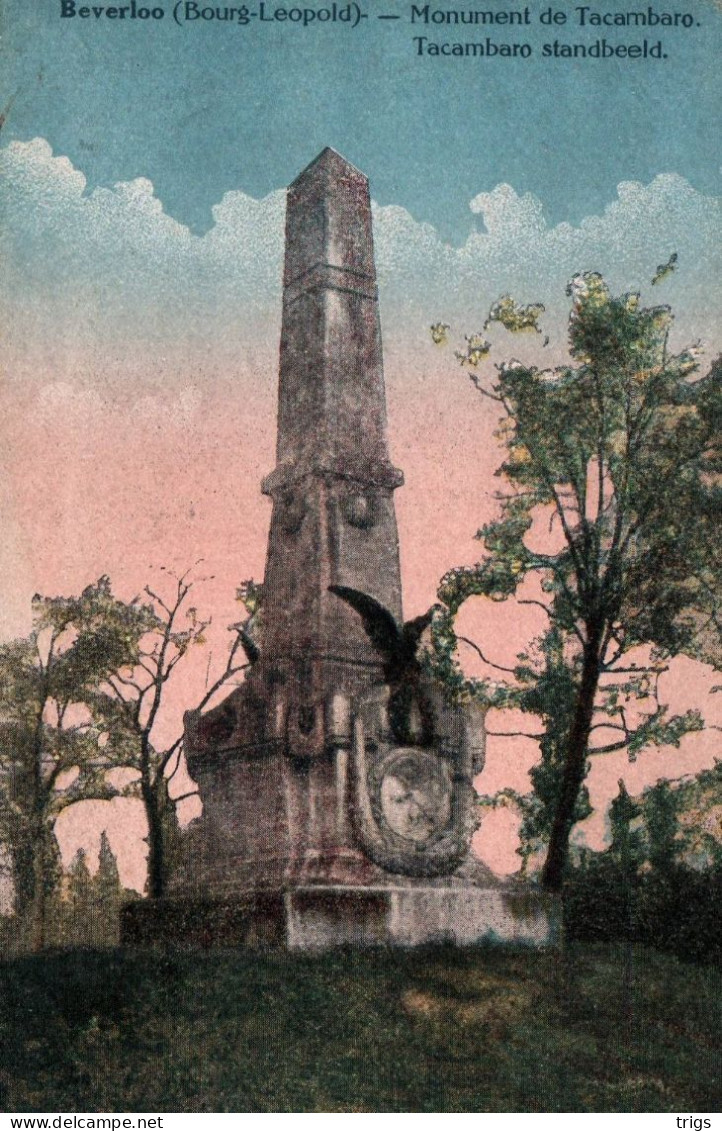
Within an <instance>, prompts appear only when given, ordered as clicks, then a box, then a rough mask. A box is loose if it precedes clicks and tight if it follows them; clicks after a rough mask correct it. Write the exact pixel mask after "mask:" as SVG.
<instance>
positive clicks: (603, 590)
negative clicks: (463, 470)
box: [434, 273, 722, 889]
mask: <svg viewBox="0 0 722 1131" xmlns="http://www.w3.org/2000/svg"><path fill="white" fill-rule="evenodd" d="M569 294H570V296H571V298H572V310H571V315H570V321H569V348H570V354H571V356H572V359H573V361H574V363H575V364H574V366H564V367H561V368H559V369H555V370H553V371H550V370H539V369H536V368H534V367H527V366H525V365H522V364H521V363H519V362H514V361H512V362H510V363H508V364H505V365H501V366H499V367H497V370H496V376H495V377H491V378H486V377H484V376H482V375H481V374H476V373H475V374H473V375H472V380H473V382H474V384H475V385H476V387H477V388H478V389H479V391H480V393H481V394H482V395H483V396H485V397H487V398H490V399H491V401H492V402H493V403H494V404H495V405H496V406H497V407H498V409H499V411H500V413H501V422H500V427H499V432H498V435H499V437H500V439H501V440H502V441H503V443H504V444H505V447H506V458H505V460H504V463H503V464H502V466H501V467H500V468H499V470H498V472H497V475H498V476H499V477H500V478H501V479H502V482H503V488H502V490H501V491H500V492H498V494H497V499H498V503H499V510H500V513H499V517H497V518H496V519H495V520H494V521H492V522H490V523H488V524H487V525H486V526H484V527H483V528H482V529H481V530H480V531H479V533H478V537H479V539H481V540H482V541H483V543H484V546H485V549H486V551H487V556H486V557H485V558H484V559H483V560H482V561H481V562H479V563H478V564H477V565H475V566H472V567H462V568H459V569H454V570H452V571H450V572H449V573H448V574H447V575H446V576H445V577H444V578H443V579H442V582H441V586H440V589H439V597H440V599H441V600H442V601H444V603H445V605H446V606H447V608H448V610H449V618H450V621H451V625H450V626H449V625H447V626H445V627H444V630H443V632H442V633H441V637H440V640H439V642H437V644H436V646H435V652H436V656H435V659H434V663H435V664H436V666H437V669H438V670H439V671H440V672H442V674H443V673H444V672H445V673H446V675H447V676H448V677H449V678H450V680H451V683H452V685H453V686H454V687H455V689H456V691H457V692H459V691H460V690H463V692H464V693H470V694H476V695H477V696H478V697H479V698H481V699H482V700H483V701H485V702H487V703H488V704H489V705H493V706H495V705H503V704H504V702H505V701H506V703H508V704H509V705H510V706H517V707H520V708H521V709H522V710H528V711H534V712H535V713H539V714H541V716H542V718H543V720H544V723H545V729H544V739H543V740H542V763H541V766H540V768H539V770H538V771H537V772H536V780H535V797H534V800H533V801H529V804H528V810H527V817H528V822H527V824H528V827H527V833H528V834H529V836H536V837H537V838H542V837H544V836H548V851H547V856H546V861H545V865H544V869H543V873H542V875H543V880H544V882H545V883H546V885H547V886H548V887H550V888H552V889H559V888H560V886H561V883H562V876H563V870H564V866H565V861H566V857H567V850H568V842H569V835H570V831H571V829H572V827H573V825H574V823H575V821H576V820H578V819H579V817H580V815H581V813H582V812H583V811H584V798H583V792H582V791H583V783H584V779H585V777H586V773H587V769H588V759H589V758H590V757H592V756H595V755H601V754H604V753H608V752H611V751H614V750H627V751H628V753H629V756H630V758H634V757H636V755H637V754H638V752H639V751H640V750H641V749H642V748H643V747H645V746H647V745H649V744H650V743H652V744H656V745H670V744H671V745H675V746H678V745H679V742H680V740H681V739H682V737H683V736H684V735H685V734H687V733H689V732H690V731H694V730H699V729H700V728H701V727H702V725H703V722H702V718H701V716H700V714H699V712H696V711H689V712H687V713H685V714H682V715H677V716H670V715H669V714H668V710H667V708H666V706H665V705H664V704H662V703H661V702H660V700H659V679H660V676H661V675H662V674H663V672H664V671H665V670H666V659H667V658H668V657H670V656H673V655H676V654H678V653H681V652H685V653H687V654H689V655H692V656H694V657H696V658H698V659H702V660H705V661H706V662H711V663H715V664H718V665H719V664H720V663H721V662H722V651H721V643H720V642H721V639H722V637H721V636H720V621H719V618H718V613H717V608H718V604H719V597H720V588H721V575H720V570H719V564H718V563H719V561H720V560H722V536H721V534H720V527H719V511H720V503H721V502H722V489H721V484H722V480H721V478H720V476H721V473H722V451H721V450H720V444H719V436H720V434H721V431H722V430H721V428H720V425H721V424H722V395H721V393H722V366H721V365H720V363H719V362H717V363H715V364H714V365H713V366H712V367H711V369H710V371H709V373H707V374H706V375H705V376H702V377H700V376H699V374H698V361H697V355H698V351H697V349H696V348H691V349H686V350H683V351H682V352H680V353H677V354H673V353H671V352H670V351H669V348H668V337H669V332H670V328H671V323H672V314H671V311H670V310H669V308H668V307H666V306H657V307H651V308H644V307H642V306H641V305H640V301H639V296H638V295H636V294H625V295H622V296H620V297H617V298H615V297H613V296H612V295H611V294H610V292H609V289H608V287H607V286H606V284H605V282H604V280H603V279H602V278H601V276H599V275H598V274H595V273H587V274H583V275H579V276H577V277H576V278H575V279H574V280H573V281H572V283H571V284H570V287H569ZM543 520H547V521H548V523H549V527H550V530H551V531H553V532H554V533H556V534H557V535H558V536H559V538H560V543H561V548H559V549H556V550H555V549H540V548H534V546H535V545H536V546H537V547H538V546H540V545H542V546H543V545H544V544H545V543H544V539H543V538H542V537H541V535H540V533H539V527H540V523H541V522H542V521H543ZM546 544H547V545H548V544H549V543H548V540H547V543H546ZM532 579H536V582H537V584H538V585H540V586H541V591H542V594H543V596H544V600H543V601H541V602H536V603H539V604H541V606H542V607H543V608H544V610H545V612H546V614H547V615H548V617H549V630H548V631H547V633H545V634H544V635H543V636H542V637H541V638H540V640H538V641H536V642H535V644H534V645H533V646H532V648H531V649H530V651H529V654H528V655H527V656H522V657H520V666H519V667H518V668H517V669H516V670H515V671H514V673H513V674H514V677H515V679H514V681H513V682H512V681H509V680H507V681H506V682H507V690H506V692H502V691H500V690H499V688H498V686H497V687H494V688H491V689H490V687H489V684H488V683H487V682H485V681H482V682H481V683H480V684H478V685H477V686H476V687H474V686H466V687H464V688H462V687H461V684H463V682H464V681H463V679H461V680H460V678H459V676H458V673H457V672H456V671H455V670H454V663H453V661H452V660H450V658H449V655H448V645H449V640H450V637H451V636H453V618H454V617H455V615H456V613H457V612H458V610H459V608H460V606H461V605H462V604H463V602H464V601H466V600H467V599H468V598H470V597H472V596H476V595H481V596H485V597H488V598H490V599H492V600H497V601H504V600H507V599H508V598H509V597H511V596H512V595H515V594H516V593H517V591H518V590H519V588H520V586H521V585H522V584H523V583H524V582H531V580H532ZM525 592H529V590H526V591H525ZM641 647H644V648H646V652H645V653H644V655H645V656H646V659H645V660H644V661H641V660H639V659H636V658H635V657H636V656H637V655H638V654H637V653H635V651H634V650H635V649H638V648H641ZM490 690H491V691H492V694H491V695H490V694H489V693H490ZM600 739H601V741H600Z"/></svg>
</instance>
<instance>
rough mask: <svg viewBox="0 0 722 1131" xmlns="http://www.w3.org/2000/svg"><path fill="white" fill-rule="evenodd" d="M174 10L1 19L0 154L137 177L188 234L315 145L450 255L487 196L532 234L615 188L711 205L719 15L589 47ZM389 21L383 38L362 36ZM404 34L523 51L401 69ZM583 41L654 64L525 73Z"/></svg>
mask: <svg viewBox="0 0 722 1131" xmlns="http://www.w3.org/2000/svg"><path fill="white" fill-rule="evenodd" d="M138 2H139V3H140V0H138ZM158 2H159V3H161V0H158ZM204 2H205V0H204ZM324 2H325V0H308V6H309V7H315V8H319V7H321V6H322V5H323V3H324ZM173 3H174V0H163V4H162V6H163V7H164V9H165V10H166V18H165V19H164V20H162V21H147V22H145V21H140V20H135V21H130V20H124V21H122V22H121V21H113V20H108V19H107V18H103V19H101V20H96V19H90V20H86V19H82V20H81V19H78V18H75V19H61V18H60V16H59V13H60V8H61V3H60V0H32V3H28V0H4V5H3V7H4V17H3V24H4V29H5V44H6V47H5V50H6V52H7V57H9V59H10V66H9V68H6V79H5V91H6V93H5V95H4V103H5V104H7V103H8V101H9V100H10V99H12V106H11V108H10V112H9V114H8V117H7V122H6V125H5V129H4V131H3V139H4V140H13V139H17V140H24V141H27V140H30V139H31V138H33V137H36V136H40V137H43V138H45V139H47V141H48V142H49V143H50V145H51V146H52V148H53V151H54V152H55V153H56V154H57V153H59V154H64V155H66V156H68V157H69V158H70V160H71V161H72V163H73V165H74V166H75V167H76V168H77V169H79V170H81V171H82V172H83V173H84V174H85V176H86V178H87V181H88V186H89V188H91V189H92V188H93V187H95V186H96V185H112V184H114V183H116V182H118V181H128V180H132V179H134V178H136V177H139V176H142V177H147V178H149V179H150V180H151V181H152V183H153V185H154V187H155V192H156V194H157V196H158V197H159V199H160V200H162V201H163V204H164V207H165V210H166V211H167V212H168V213H169V214H170V215H171V216H173V217H174V218H176V219H178V220H180V221H181V222H183V223H184V224H187V225H189V226H190V227H191V228H192V229H193V230H195V231H199V232H200V231H203V230H205V229H207V228H208V227H210V225H211V223H212V218H211V207H212V205H214V204H216V203H217V202H218V201H219V200H220V199H221V198H222V196H223V194H224V193H225V192H227V191H228V190H232V189H241V190H243V191H244V192H246V193H248V194H250V195H251V196H255V197H259V196H264V195H266V194H267V193H269V192H271V191H272V190H274V189H278V188H282V187H284V186H285V185H287V184H288V183H289V182H290V181H291V180H292V179H293V177H294V176H295V175H296V174H297V172H298V171H299V170H300V169H301V168H303V167H304V166H305V165H306V164H307V163H308V161H309V160H311V159H312V158H313V157H314V156H315V154H316V153H317V152H318V151H319V150H320V149H322V148H323V147H324V146H325V145H332V146H334V148H336V149H338V150H339V151H341V152H342V153H343V154H344V155H345V156H346V157H348V159H349V160H351V161H352V162H353V163H354V164H356V165H358V166H359V167H361V168H362V169H364V171H366V172H367V173H368V174H369V175H370V177H371V180H372V185H373V192H374V197H375V199H376V200H377V201H378V202H379V203H381V204H398V205H401V206H403V207H404V208H406V209H408V210H409V211H410V212H411V214H412V215H413V216H414V217H415V219H417V220H420V221H427V222H430V223H432V224H433V225H434V226H435V227H436V228H437V230H438V231H439V233H440V235H441V236H442V237H443V238H446V239H450V240H452V241H453V242H455V243H460V242H462V241H463V240H464V239H465V237H466V235H467V234H468V233H469V231H470V230H473V228H474V227H475V226H477V225H478V223H479V220H478V217H476V218H475V217H474V215H473V214H472V213H471V212H470V211H469V207H468V202H469V200H470V199H472V198H473V197H474V196H475V195H476V194H478V193H479V192H483V191H489V190H491V189H492V188H493V187H494V186H495V185H496V184H498V183H500V182H507V183H509V184H511V185H513V187H514V188H515V190H516V191H517V192H518V193H520V194H521V193H526V192H532V193H533V194H534V195H535V196H536V197H537V198H538V199H539V200H540V201H541V202H542V204H543V206H544V209H545V214H546V216H547V218H548V220H549V222H550V223H557V222H559V221H560V220H568V221H570V222H571V223H578V222H579V221H580V220H581V219H582V218H583V217H584V216H586V215H588V214H590V213H597V212H599V211H600V210H601V209H602V208H603V207H604V205H606V204H607V203H608V202H609V201H610V200H612V199H614V196H615V191H616V186H617V184H618V183H619V182H620V181H625V180H638V181H641V182H644V183H648V182H649V181H651V180H652V178H653V177H654V176H655V175H656V174H658V173H665V172H673V173H677V174H679V175H681V176H684V177H685V178H686V179H687V180H688V181H689V182H690V184H691V185H692V186H693V187H694V188H695V189H696V190H698V191H700V192H702V193H705V194H709V193H712V192H714V191H716V187H717V185H718V175H719V152H718V151H717V145H718V137H719V83H718V79H717V77H716V76H717V70H718V66H719V57H720V50H719V49H720V44H721V37H720V26H721V23H722V12H720V9H719V7H718V6H717V5H716V4H715V3H714V2H713V0H685V2H684V5H683V8H682V7H680V8H679V9H678V10H679V11H682V10H683V11H684V12H685V13H690V14H692V15H693V16H694V18H695V26H694V27H692V28H689V29H682V28H678V29H661V30H660V29H651V28H649V29H646V31H645V30H644V29H641V28H614V27H612V28H603V29H601V32H600V30H599V29H597V28H592V29H590V28H585V29H581V28H579V27H578V26H576V21H577V17H576V16H575V11H576V5H575V4H574V3H570V2H568V0H558V3H557V5H556V8H558V9H559V10H562V11H564V12H565V13H566V14H567V15H568V23H567V26H565V27H563V28H554V29H549V28H544V27H542V26H540V25H539V23H538V17H539V15H540V14H541V13H542V12H543V11H544V10H546V8H548V5H547V4H545V3H542V2H540V0H533V2H532V3H531V4H530V5H529V11H530V19H531V20H532V26H530V27H529V28H514V29H511V28H505V27H504V26H495V27H492V28H489V27H478V28H470V27H457V28H456V29H454V28H453V27H445V26H438V25H436V26H430V27H426V26H421V25H419V24H418V22H417V23H416V24H415V25H413V26H412V25H411V22H410V12H411V8H412V6H411V5H410V4H406V3H400V2H399V0H388V2H385V0H365V2H364V3H363V4H362V9H363V10H365V11H366V12H367V13H368V15H369V19H367V20H366V21H365V22H363V23H362V24H361V26H360V27H358V28H356V29H351V28H349V27H348V26H347V25H345V24H335V25H334V24H324V25H320V26H311V27H308V28H306V29H303V28H300V27H298V26H291V25H290V24H288V23H279V24H264V25H259V24H258V23H257V22H256V23H252V24H251V25H249V26H248V27H241V26H238V25H234V24H229V23H218V22H217V21H214V22H204V21H195V22H193V23H192V24H186V25H184V26H180V27H179V26H176V25H175V24H174V23H173V21H172V18H171V9H172V7H173ZM221 6H222V5H221ZM277 6H279V5H278V4H275V3H274V4H273V5H267V7H277ZM290 6H292V5H291V0H289V2H288V4H287V7H290ZM250 7H251V8H254V7H255V8H257V7H258V5H257V4H255V5H250ZM447 7H448V6H447V5H444V6H443V10H446V8H447ZM460 7H463V8H464V9H465V10H474V9H482V10H484V9H485V10H493V11H495V12H497V11H502V10H506V9H507V8H509V9H512V8H513V9H514V10H518V9H519V8H521V7H522V6H521V5H515V4H514V3H512V4H509V5H504V4H501V3H500V2H499V0H484V2H483V3H482V0H478V2H477V3H469V2H468V0H465V3H464V4H460ZM432 8H433V5H432ZM632 9H633V10H634V11H642V12H645V11H646V10H647V5H646V4H642V3H638V4H637V3H626V4H619V3H618V2H617V0H611V2H606V0H605V3H604V5H603V6H602V7H601V8H600V9H599V10H602V11H604V12H608V13H613V12H619V11H628V10H632ZM654 10H655V11H656V12H661V11H663V10H664V5H663V4H659V5H657V6H656V7H655V8H654ZM674 10H677V9H674ZM388 12H390V13H394V14H398V15H400V16H401V19H399V20H398V21H380V20H378V19H377V18H376V17H377V16H378V14H381V13H388ZM698 25H699V26H698ZM418 34H426V35H427V36H429V37H430V38H434V39H436V40H442V39H443V40H454V39H456V40H464V39H473V40H481V41H483V40H484V39H485V38H486V36H487V34H488V35H490V36H491V37H492V38H493V39H494V40H496V41H505V40H517V41H523V40H528V41H529V42H530V43H531V44H532V46H533V47H534V55H533V57H532V58H531V59H528V60H500V59H496V60H494V59H461V60H458V59H430V58H420V57H418V56H417V55H416V54H415V49H414V44H413V36H414V35H418ZM600 34H603V35H604V36H605V37H606V38H607V40H608V41H609V42H610V43H626V42H634V43H636V42H641V41H642V40H643V39H644V38H645V36H646V37H647V38H648V39H649V41H650V42H655V41H656V40H657V39H658V38H663V41H664V45H665V50H666V51H667V52H668V54H669V58H668V59H667V60H663V61H659V62H654V63H651V62H644V61H640V60H623V61H609V60H605V61H598V60H592V59H588V60H585V61H581V60H567V59H559V60H549V59H541V58H540V54H539V48H540V45H541V43H542V42H547V41H553V40H554V38H563V39H565V40H568V41H569V42H572V43H576V42H584V43H589V42H593V41H594V40H595V39H596V38H598V36H599V35H600Z"/></svg>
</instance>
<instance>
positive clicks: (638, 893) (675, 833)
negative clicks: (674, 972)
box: [564, 762, 722, 963]
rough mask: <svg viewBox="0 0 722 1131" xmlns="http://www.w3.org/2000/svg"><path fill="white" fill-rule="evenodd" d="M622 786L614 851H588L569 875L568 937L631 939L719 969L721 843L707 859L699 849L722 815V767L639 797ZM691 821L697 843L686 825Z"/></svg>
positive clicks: (614, 810) (613, 818)
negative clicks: (713, 818) (704, 831)
mask: <svg viewBox="0 0 722 1131" xmlns="http://www.w3.org/2000/svg"><path fill="white" fill-rule="evenodd" d="M619 786H620V787H619V794H618V796H617V797H616V798H615V799H614V801H613V802H612V804H611V807H610V825H611V833H612V843H611V846H610V848H609V849H608V850H607V851H606V852H601V853H592V852H587V853H586V855H585V858H584V859H583V860H582V864H581V866H580V867H577V868H573V869H571V870H570V871H569V873H568V876H567V882H566V885H565V892H564V906H565V923H566V930H567V932H568V934H569V936H570V937H572V938H577V939H584V940H595V941H609V940H613V939H627V940H628V941H634V942H639V943H646V944H647V945H654V946H656V947H658V948H660V949H662V950H669V951H672V952H673V953H674V954H677V955H678V956H679V957H680V958H684V959H687V960H694V961H699V962H711V963H719V962H720V961H722V940H721V939H720V933H719V905H720V898H721V897H722V851H721V850H722V837H719V835H718V838H717V839H716V840H715V841H714V849H716V851H714V850H713V851H711V852H710V851H708V852H707V853H706V854H705V856H704V857H702V858H701V857H700V855H699V853H698V851H696V849H697V848H698V838H699V835H700V834H699V830H700V828H704V826H705V824H707V823H708V822H707V821H706V817H707V816H708V815H709V814H710V812H714V810H715V808H717V810H718V806H719V800H720V796H721V794H722V788H721V787H722V762H718V763H717V765H716V767H715V768H714V769H713V770H704V771H702V772H701V773H700V774H699V775H697V777H696V778H694V779H690V780H687V781H684V782H681V783H670V782H667V781H660V782H657V783H656V784H655V785H654V786H652V787H650V788H648V789H646V790H645V791H644V793H643V794H642V796H641V797H639V798H631V797H630V796H629V795H628V794H627V792H626V789H625V788H624V785H623V783H622V782H620V783H619ZM700 795H701V797H702V798H703V799H704V800H703V804H702V805H701V806H700V805H699V799H700ZM705 803H706V812H705ZM715 803H716V804H715ZM718 811H719V810H718ZM689 816H691V817H692V828H693V829H694V830H695V833H694V840H692V841H690V839H689V836H688V827H685V825H683V824H682V821H683V820H685V819H686V818H687V817H689ZM717 831H718V834H719V831H720V830H719V829H718V830H717ZM707 847H708V849H709V846H707Z"/></svg>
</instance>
